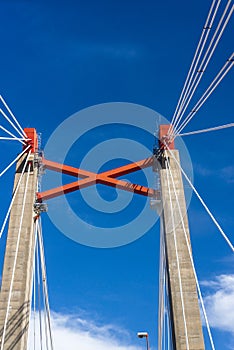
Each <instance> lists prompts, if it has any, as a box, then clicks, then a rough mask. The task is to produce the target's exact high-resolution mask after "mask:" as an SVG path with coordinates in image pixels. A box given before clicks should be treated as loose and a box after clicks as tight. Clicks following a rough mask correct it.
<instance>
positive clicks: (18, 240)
mask: <svg viewBox="0 0 234 350" xmlns="http://www.w3.org/2000/svg"><path fill="white" fill-rule="evenodd" d="M29 174H30V164H28V169H27V178H26V184H25V191H24V196H23V203H22V211H21V216H20V223H19V231H18V237H17V242H16V249H15V258H14V263H13V268H12V275H11V283H10V288H9V296H8V301H7V309H6V315H5V321H4V326H3V334H2V342H1V350H3V349H4V343H5V336H6V328H7V322H8V316H9V311H10V302H11V295H12V289H13V283H14V278H15V270H16V262H17V258H18V251H19V243H20V237H21V230H22V224H23V216H24V209H25V203H26V197H27V190H28V180H29Z"/></svg>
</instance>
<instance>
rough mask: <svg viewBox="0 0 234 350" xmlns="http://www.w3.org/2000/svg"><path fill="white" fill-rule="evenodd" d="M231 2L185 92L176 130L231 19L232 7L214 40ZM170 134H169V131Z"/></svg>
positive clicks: (230, 0)
mask: <svg viewBox="0 0 234 350" xmlns="http://www.w3.org/2000/svg"><path fill="white" fill-rule="evenodd" d="M231 2H232V0H229V1H228V3H227V5H226V7H225V9H224V12H223V15H222V17H221V19H220V21H219V23H218V26H217V28H216V31H215V33H214V35H213V37H212V39H211V42H210V45H209V47H208V48H207V50H206V53H205V55H204V57H203V60H202V62H201V64H200V66H199V69H198V71H197V74H196V76H195V79H194V81H193V83H192V84H191V86H190V88H189V91H188V92H187V95H186V96H185V98H184V100H183V102H182V103H183V110H181V112H180V115H179V116H178V118H177V120H176V122H174V124H173V126H174V128H177V126H178V124H179V122H180V120H181V119H182V117H183V115H184V113H185V111H186V109H187V107H188V104H189V103H190V101H191V98H192V96H193V95H194V93H195V91H196V89H197V86H198V84H199V82H200V80H201V78H202V76H203V74H204V72H205V70H206V68H207V66H208V64H209V61H210V59H211V57H212V56H213V53H214V51H215V48H216V47H217V45H218V43H219V41H220V39H221V36H222V34H223V32H224V29H225V28H226V26H227V24H228V22H229V20H230V18H231V15H232V13H233V10H234V6H232V8H231V10H230V12H229V14H228V16H227V18H226V20H225V22H224V24H223V27H222V28H221V31H220V33H219V35H218V37H217V39H216V36H217V34H218V31H219V29H220V27H221V25H222V22H223V20H224V17H225V15H226V13H227V11H228V8H229V6H230V4H231ZM215 39H216V41H215ZM214 41H215V43H214V46H213V48H212V49H211V47H212V45H213V42H214ZM208 54H209V56H208ZM207 56H208V58H207ZM206 58H207V60H206ZM205 60H206V62H205ZM170 132H171V130H170Z"/></svg>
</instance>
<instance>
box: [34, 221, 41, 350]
mask: <svg viewBox="0 0 234 350" xmlns="http://www.w3.org/2000/svg"><path fill="white" fill-rule="evenodd" d="M37 230H38V226H37ZM36 263H37V294H38V314H39V334H40V348H41V350H43V337H42V319H41V284H40V281H41V277H40V268H39V249H38V232H37V242H36Z"/></svg>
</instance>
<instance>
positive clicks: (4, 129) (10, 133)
mask: <svg viewBox="0 0 234 350" xmlns="http://www.w3.org/2000/svg"><path fill="white" fill-rule="evenodd" d="M0 129H2V130H3V131H4V132H5V133H7V134H8V135H10V136H12V137H13V138H14V139H18V140H19V142H21V143H22V144H23V145H25V142H24V141H22V140H25V138H24V139H20V138H18V137H17V136H15V135H14V134H12V132H10V131H9V130H7V129H6V128H4V127H3V126H2V125H0Z"/></svg>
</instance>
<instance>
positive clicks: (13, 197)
mask: <svg viewBox="0 0 234 350" xmlns="http://www.w3.org/2000/svg"><path fill="white" fill-rule="evenodd" d="M30 153H31V151H29V154H28V156H27V159H26V161H25V163H24V166H23V169H22V172H21V174H20V178H19V181H18V183H17V185H16V188H15V191H14V194H13V196H12V199H11V203H10V205H9V208H8V211H7V214H6V216H5V219H4V221H3V224H2V228H1V231H0V238H1V237H2V233H3V231H4V229H5V226H6V223H7V219H8V217H9V215H10V211H11V208H12V205H13V203H14V200H15V197H16V195H17V192H18V190H19V186H20V183H21V180H22V178H23V175H24V171H25V168H26V165H27V162H28V159H29V156H30Z"/></svg>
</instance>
